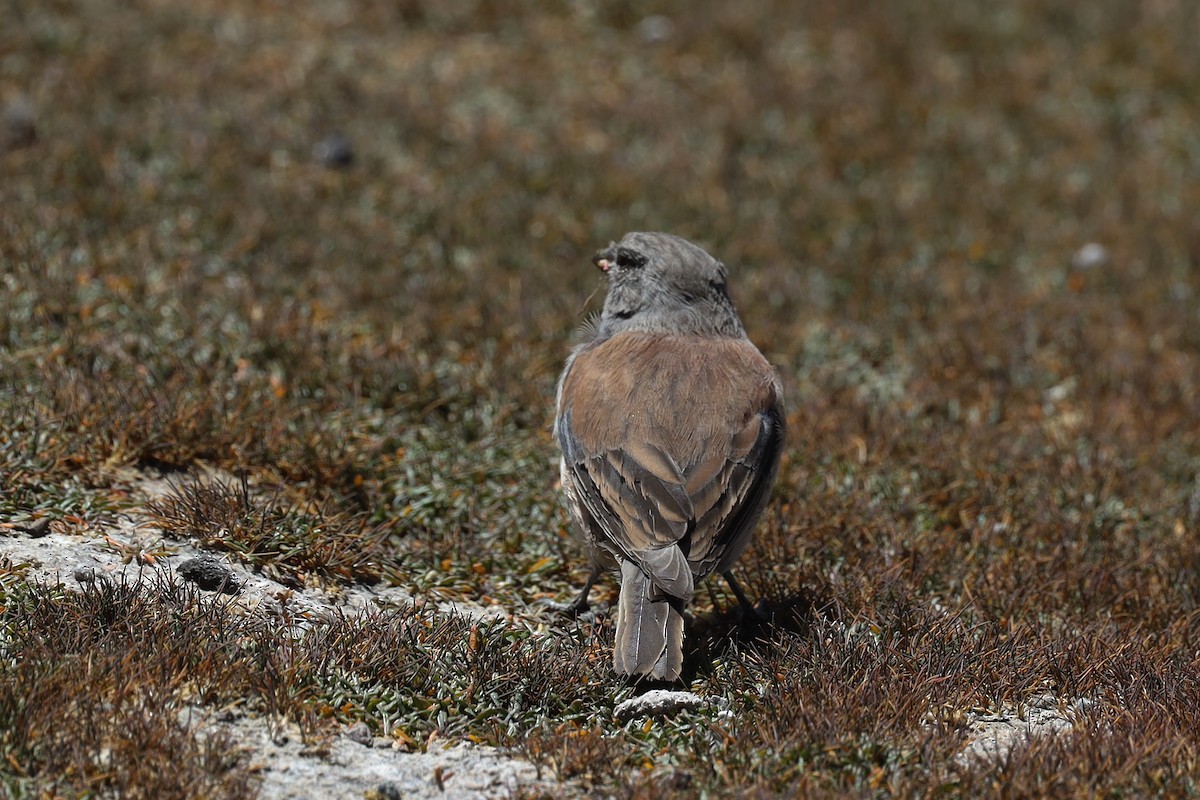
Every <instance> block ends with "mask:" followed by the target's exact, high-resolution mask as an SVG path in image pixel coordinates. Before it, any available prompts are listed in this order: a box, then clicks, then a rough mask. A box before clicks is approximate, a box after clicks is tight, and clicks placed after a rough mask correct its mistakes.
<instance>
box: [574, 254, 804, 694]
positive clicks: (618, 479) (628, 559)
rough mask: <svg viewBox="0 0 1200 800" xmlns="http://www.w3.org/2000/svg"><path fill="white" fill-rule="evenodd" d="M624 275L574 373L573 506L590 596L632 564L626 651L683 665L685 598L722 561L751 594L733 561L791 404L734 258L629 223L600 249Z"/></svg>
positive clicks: (751, 522)
mask: <svg viewBox="0 0 1200 800" xmlns="http://www.w3.org/2000/svg"><path fill="white" fill-rule="evenodd" d="M593 262H594V263H595V264H596V266H597V267H599V268H600V269H601V270H602V271H603V272H604V273H605V274H606V275H607V276H608V294H607V296H606V298H605V300H604V308H603V310H602V311H601V313H600V318H599V320H598V321H596V322H595V323H594V324H592V325H590V326H587V330H586V332H585V336H588V337H589V338H588V340H587V341H585V342H583V343H582V344H580V345H578V346H577V347H575V349H574V350H573V351H572V352H571V354H570V356H569V357H568V358H567V363H566V366H565V367H564V369H563V373H562V376H561V377H560V378H559V381H558V391H557V414H556V417H555V421H554V435H555V438H556V439H557V440H558V444H559V447H560V448H561V449H562V461H561V473H562V486H563V491H564V494H565V495H566V502H567V509H568V511H569V513H570V515H571V518H572V520H573V521H574V523H575V525H576V526H578V528H579V529H580V530H581V532H582V533H583V538H584V542H585V544H586V547H587V551H588V556H589V558H590V561H591V574H590V575H589V576H588V580H587V583H586V585H585V586H584V587H583V590H582V592H581V593H580V595H579V596H578V597H577V598H576V599H575V601H574V602H573V603H572V604H571V605H570V606H569V608H571V609H573V610H575V611H582V610H584V609H586V608H587V597H588V593H589V592H590V591H591V588H592V586H593V585H594V584H595V582H596V581H597V580H598V579H599V577H600V575H601V573H602V572H605V571H612V572H619V573H620V576H621V596H620V601H619V605H618V610H617V621H616V645H615V648H614V650H613V666H614V667H615V669H616V671H617V673H618V674H621V675H633V676H642V677H646V678H651V679H655V680H663V681H674V680H676V679H678V678H679V674H680V671H681V669H682V667H683V611H684V609H685V608H686V607H687V605H688V602H689V601H691V599H692V596H693V595H694V594H695V589H696V583H697V582H698V581H700V580H701V579H703V578H704V577H706V576H708V575H709V574H711V573H712V572H714V571H715V572H718V573H720V574H721V575H723V576H724V577H725V579H726V580H727V581H728V582H729V585H730V588H731V589H733V591H734V594H735V595H736V596H737V598H738V601H739V602H740V603H741V604H742V605H743V607H749V605H750V604H749V602H748V601H747V600H746V596H745V594H744V593H743V592H742V590H741V588H740V587H739V586H738V584H737V582H736V581H735V580H734V578H733V574H732V572H731V571H730V569H731V567H732V565H733V563H734V562H735V561H736V560H737V559H738V557H739V556H740V555H741V554H742V552H743V551H744V550H745V549H746V546H747V545H748V544H749V543H750V537H751V534H752V533H753V531H754V527H755V525H756V524H757V523H758V518H759V516H760V515H761V514H762V510H763V506H764V505H765V504H766V502H767V499H768V497H769V495H770V488H771V484H772V482H773V481H774V480H775V474H776V472H777V471H778V468H779V455H780V451H781V450H782V449H783V442H784V436H785V415H784V409H783V396H782V391H781V389H780V385H779V378H778V376H777V375H776V374H775V370H774V369H773V368H772V367H771V365H770V364H769V363H768V362H767V360H766V359H765V358H764V357H763V355H762V353H760V352H759V351H758V348H756V347H755V346H754V345H753V344H752V343H751V342H750V340H749V339H748V338H747V337H746V331H745V329H744V328H743V327H742V322H741V320H740V319H739V318H738V315H737V311H735V310H734V307H733V303H732V301H730V299H729V293H728V290H727V287H726V279H727V271H726V268H725V265H724V264H722V263H721V262H719V261H717V260H716V259H715V258H713V257H712V256H710V255H709V254H708V253H707V252H705V251H704V250H703V249H701V248H700V247H698V246H697V245H695V244H692V243H691V242H689V241H687V240H686V239H681V238H680V237H678V236H673V235H671V234H668V233H629V234H626V235H625V237H624V238H622V239H621V241H619V242H614V243H612V244H610V245H609V246H608V247H607V248H605V249H604V250H601V251H600V252H599V253H597V254H596V255H595V257H594V258H593Z"/></svg>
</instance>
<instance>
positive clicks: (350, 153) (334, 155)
mask: <svg viewBox="0 0 1200 800" xmlns="http://www.w3.org/2000/svg"><path fill="white" fill-rule="evenodd" d="M313 157H314V158H315V159H316V160H317V162H318V163H319V164H321V165H322V166H325V167H329V168H330V169H345V168H346V167H348V166H350V165H351V164H353V163H354V145H352V144H350V140H349V139H347V138H346V137H345V136H343V135H342V134H340V133H334V134H330V135H329V136H327V137H325V138H324V139H322V140H321V141H320V142H318V143H317V146H316V147H314V148H313Z"/></svg>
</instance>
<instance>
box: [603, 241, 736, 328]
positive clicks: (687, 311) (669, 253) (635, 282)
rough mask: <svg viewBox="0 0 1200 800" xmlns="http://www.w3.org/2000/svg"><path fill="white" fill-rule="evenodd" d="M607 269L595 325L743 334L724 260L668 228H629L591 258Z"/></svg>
mask: <svg viewBox="0 0 1200 800" xmlns="http://www.w3.org/2000/svg"><path fill="white" fill-rule="evenodd" d="M592 260H593V261H594V262H595V264H596V266H598V267H599V268H600V269H602V270H604V272H605V273H606V274H607V275H608V296H607V297H606V298H605V299H604V310H603V311H602V312H601V314H600V323H599V325H598V326H597V329H596V336H597V338H601V339H607V338H608V337H609V336H612V335H613V334H615V333H619V332H620V331H627V330H634V331H650V332H656V333H673V334H695V335H701V336H727V337H736V338H741V337H744V336H745V335H746V332H745V330H744V329H743V328H742V323H741V320H739V319H738V315H737V312H736V311H735V310H734V308H733V303H732V302H731V301H730V299H729V293H728V291H727V289H726V285H725V284H726V279H727V277H728V273H727V272H726V270H725V265H724V264H722V263H721V262H720V261H717V260H716V259H715V258H713V257H712V256H710V255H709V254H708V253H706V252H704V250H702V249H701V248H699V247H697V246H696V245H694V244H692V243H691V242H689V241H687V240H686V239H681V238H679V237H678V236H673V235H671V234H669V233H627V234H625V236H624V237H623V238H622V239H621V241H619V242H613V243H612V244H610V245H609V246H608V247H606V248H604V249H603V250H601V251H600V252H598V253H596V255H595V256H594V257H593V259H592Z"/></svg>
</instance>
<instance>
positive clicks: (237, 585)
mask: <svg viewBox="0 0 1200 800" xmlns="http://www.w3.org/2000/svg"><path fill="white" fill-rule="evenodd" d="M175 572H176V573H178V574H179V576H180V577H182V578H186V579H187V580H189V581H191V582H192V583H194V584H196V585H197V586H199V587H200V588H201V589H204V590H206V591H210V592H215V591H217V590H220V591H222V592H224V593H225V594H237V593H238V592H240V591H241V590H242V582H241V581H239V580H238V577H237V575H235V574H234V572H233V570H231V569H230V568H229V567H227V566H226V565H225V564H223V563H222V562H221V561H220V559H217V558H214V557H213V556H207V555H205V556H196V557H195V558H189V559H188V560H187V561H185V562H183V563H182V564H180V565H179V567H178V568H177V569H176V570H175Z"/></svg>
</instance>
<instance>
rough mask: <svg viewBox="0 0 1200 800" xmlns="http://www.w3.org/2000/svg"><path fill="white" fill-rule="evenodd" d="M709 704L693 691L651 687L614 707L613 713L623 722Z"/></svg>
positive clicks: (690, 709) (694, 708)
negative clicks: (675, 690) (673, 690)
mask: <svg viewBox="0 0 1200 800" xmlns="http://www.w3.org/2000/svg"><path fill="white" fill-rule="evenodd" d="M708 705H709V703H708V701H706V700H705V699H704V698H703V697H701V696H700V695H698V694H693V693H692V692H672V691H668V690H666V689H651V690H650V691H648V692H646V693H645V694H642V695H638V696H637V697H631V698H630V699H628V700H626V701H625V702H624V703H621V704H620V705H618V706H617V707H616V708H615V709H613V715H614V716H616V718H617V719H618V720H620V721H621V722H628V721H629V720H631V719H637V718H639V717H651V716H653V717H663V716H668V715H670V714H674V713H676V712H678V711H694V710H697V709H701V708H704V707H706V706H708Z"/></svg>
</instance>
